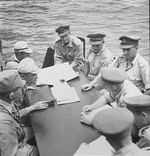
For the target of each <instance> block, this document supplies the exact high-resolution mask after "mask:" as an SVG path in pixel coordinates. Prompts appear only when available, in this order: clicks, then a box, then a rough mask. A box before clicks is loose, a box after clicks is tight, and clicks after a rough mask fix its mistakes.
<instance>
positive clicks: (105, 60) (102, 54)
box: [86, 34, 113, 81]
mask: <svg viewBox="0 0 150 156" xmlns="http://www.w3.org/2000/svg"><path fill="white" fill-rule="evenodd" d="M87 37H88V38H90V44H91V45H100V44H103V43H102V42H103V38H104V37H105V35H104V34H90V35H88V36H87ZM99 41H100V42H99ZM86 59H87V60H88V61H87V63H89V73H88V75H87V78H88V79H89V80H90V81H92V80H93V79H94V78H95V77H96V76H97V75H98V73H99V72H100V70H101V68H103V67H106V66H108V64H110V63H111V62H112V61H113V55H112V53H111V52H110V51H109V50H108V49H107V48H106V47H105V46H104V45H102V48H101V49H100V51H99V52H98V53H95V52H94V50H93V48H92V47H91V48H90V49H89V51H88V52H87V55H86Z"/></svg>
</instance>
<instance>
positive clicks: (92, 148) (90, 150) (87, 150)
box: [73, 136, 115, 156]
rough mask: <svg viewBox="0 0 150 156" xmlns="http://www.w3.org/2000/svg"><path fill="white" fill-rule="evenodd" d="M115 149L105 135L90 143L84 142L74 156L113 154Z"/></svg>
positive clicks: (109, 155)
mask: <svg viewBox="0 0 150 156" xmlns="http://www.w3.org/2000/svg"><path fill="white" fill-rule="evenodd" d="M114 152H115V150H114V149H113V148H112V146H111V145H110V144H109V143H108V142H107V140H106V138H105V137H104V136H100V137H99V138H98V139H96V140H94V141H93V142H91V143H90V144H87V143H82V144H81V145H80V147H79V148H78V150H77V151H76V152H75V153H74V155H73V156H98V155H99V156H111V155H113V153H114Z"/></svg>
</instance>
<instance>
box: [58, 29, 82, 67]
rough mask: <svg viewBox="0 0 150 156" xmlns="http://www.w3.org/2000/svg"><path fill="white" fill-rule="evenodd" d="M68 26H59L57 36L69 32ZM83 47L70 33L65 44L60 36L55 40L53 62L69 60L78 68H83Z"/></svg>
mask: <svg viewBox="0 0 150 156" xmlns="http://www.w3.org/2000/svg"><path fill="white" fill-rule="evenodd" d="M68 31H69V27H67V26H64V27H63V26H60V27H59V28H58V29H57V30H56V32H58V34H59V36H61V35H65V34H66V33H69V32H68ZM82 60H83V47H82V42H81V40H80V39H78V38H77V37H75V36H72V35H70V41H69V43H68V44H67V45H66V44H64V43H63V42H62V40H61V39H60V38H58V39H56V41H55V64H59V63H63V62H69V63H74V64H75V66H76V67H78V68H79V69H82V68H83V63H82Z"/></svg>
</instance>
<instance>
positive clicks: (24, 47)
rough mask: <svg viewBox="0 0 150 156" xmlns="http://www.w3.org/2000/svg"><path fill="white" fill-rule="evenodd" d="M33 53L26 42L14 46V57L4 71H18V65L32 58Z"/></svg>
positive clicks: (7, 62) (7, 63)
mask: <svg viewBox="0 0 150 156" xmlns="http://www.w3.org/2000/svg"><path fill="white" fill-rule="evenodd" d="M31 53H33V51H32V49H31V48H30V47H29V46H28V44H27V43H26V42H25V41H18V42H16V43H15V45H14V55H13V56H12V57H11V58H10V59H9V60H8V61H6V62H5V67H4V70H10V69H17V68H18V63H19V62H20V61H21V60H22V59H24V58H26V57H30V54H31Z"/></svg>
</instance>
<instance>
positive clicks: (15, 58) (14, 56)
mask: <svg viewBox="0 0 150 156" xmlns="http://www.w3.org/2000/svg"><path fill="white" fill-rule="evenodd" d="M13 58H14V60H16V61H18V62H20V61H19V60H18V59H17V57H16V55H15V54H14V55H13Z"/></svg>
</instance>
